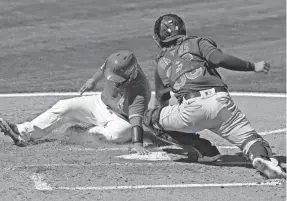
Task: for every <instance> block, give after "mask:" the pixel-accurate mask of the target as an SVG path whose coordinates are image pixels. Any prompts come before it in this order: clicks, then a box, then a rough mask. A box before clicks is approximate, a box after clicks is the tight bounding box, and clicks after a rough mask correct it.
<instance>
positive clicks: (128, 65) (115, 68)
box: [105, 50, 138, 83]
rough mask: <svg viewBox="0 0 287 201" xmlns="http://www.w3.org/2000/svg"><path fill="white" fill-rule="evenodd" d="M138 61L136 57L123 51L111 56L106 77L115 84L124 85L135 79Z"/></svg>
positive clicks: (107, 64) (107, 63)
mask: <svg viewBox="0 0 287 201" xmlns="http://www.w3.org/2000/svg"><path fill="white" fill-rule="evenodd" d="M137 65H138V63H137V60H136V57H135V55H134V54H133V53H132V52H130V51H128V50H122V51H118V52H115V53H113V54H111V55H110V56H109V57H108V58H107V61H106V63H105V68H106V70H105V77H106V78H107V79H108V80H111V81H113V82H115V83H123V82H125V81H127V80H129V79H130V78H132V77H134V75H135V74H136V72H137Z"/></svg>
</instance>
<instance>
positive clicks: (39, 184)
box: [31, 173, 53, 191]
mask: <svg viewBox="0 0 287 201" xmlns="http://www.w3.org/2000/svg"><path fill="white" fill-rule="evenodd" d="M31 179H32V181H33V182H34V185H35V189H36V190H40V191H44V190H53V187H51V186H50V185H48V184H47V183H46V182H45V181H43V179H44V178H43V176H42V175H41V174H38V173H34V174H32V176H31Z"/></svg>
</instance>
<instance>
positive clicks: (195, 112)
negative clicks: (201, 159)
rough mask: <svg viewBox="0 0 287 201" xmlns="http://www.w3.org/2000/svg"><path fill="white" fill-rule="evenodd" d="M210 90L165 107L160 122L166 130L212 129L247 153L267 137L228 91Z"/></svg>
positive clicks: (193, 130)
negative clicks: (253, 124) (251, 147)
mask: <svg viewBox="0 0 287 201" xmlns="http://www.w3.org/2000/svg"><path fill="white" fill-rule="evenodd" d="M208 94H209V95H202V96H201V97H196V98H191V99H188V100H185V99H184V100H183V102H182V104H175V105H170V106H167V107H164V108H163V109H162V111H161V114H160V120H159V124H160V125H161V126H162V127H163V128H164V129H165V130H174V131H181V132H187V133H192V132H199V131H202V130H204V129H208V130H210V131H212V132H214V133H216V134H218V135H219V136H221V137H222V138H224V139H226V140H228V141H229V142H231V143H232V144H234V145H236V146H238V147H239V148H240V149H242V150H243V153H244V154H247V152H248V150H249V148H250V146H251V145H252V144H253V143H255V142H257V141H263V139H262V137H261V136H260V135H258V134H257V132H256V131H255V130H254V129H253V128H252V126H251V125H250V122H249V121H248V120H247V118H246V116H245V114H243V113H242V112H241V111H240V110H239V108H238V107H237V105H236V104H235V103H234V102H233V100H232V98H231V97H230V96H229V94H228V93H226V92H217V93H216V92H215V91H213V90H212V89H211V90H210V93H208ZM266 144H268V143H267V142H266ZM266 148H267V149H269V146H266ZM270 151H271V150H270ZM271 153H272V152H271Z"/></svg>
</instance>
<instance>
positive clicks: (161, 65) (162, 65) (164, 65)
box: [158, 57, 171, 70]
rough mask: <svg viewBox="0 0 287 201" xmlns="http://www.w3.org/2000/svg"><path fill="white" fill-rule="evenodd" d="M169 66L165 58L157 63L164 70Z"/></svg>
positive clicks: (169, 61)
mask: <svg viewBox="0 0 287 201" xmlns="http://www.w3.org/2000/svg"><path fill="white" fill-rule="evenodd" d="M170 64H171V60H170V59H168V58H166V57H161V58H160V59H159V61H158V65H159V66H160V67H161V68H162V69H163V70H164V69H166V67H167V66H169V65H170Z"/></svg>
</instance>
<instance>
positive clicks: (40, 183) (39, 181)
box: [31, 173, 283, 191]
mask: <svg viewBox="0 0 287 201" xmlns="http://www.w3.org/2000/svg"><path fill="white" fill-rule="evenodd" d="M31 179H32V181H33V182H34V186H35V189H36V190H39V191H52V190H70V191H71V190H82V191H84V190H97V191H104V190H129V189H131V190H135V189H157V188H214V187H219V188H223V187H243V186H279V185H282V184H283V183H282V182H279V181H266V182H248V183H209V184H204V183H203V184H164V185H130V186H77V187H65V186H55V187H53V186H51V185H49V184H48V183H47V182H45V181H44V176H43V175H41V174H39V173H34V174H32V176H31Z"/></svg>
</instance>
